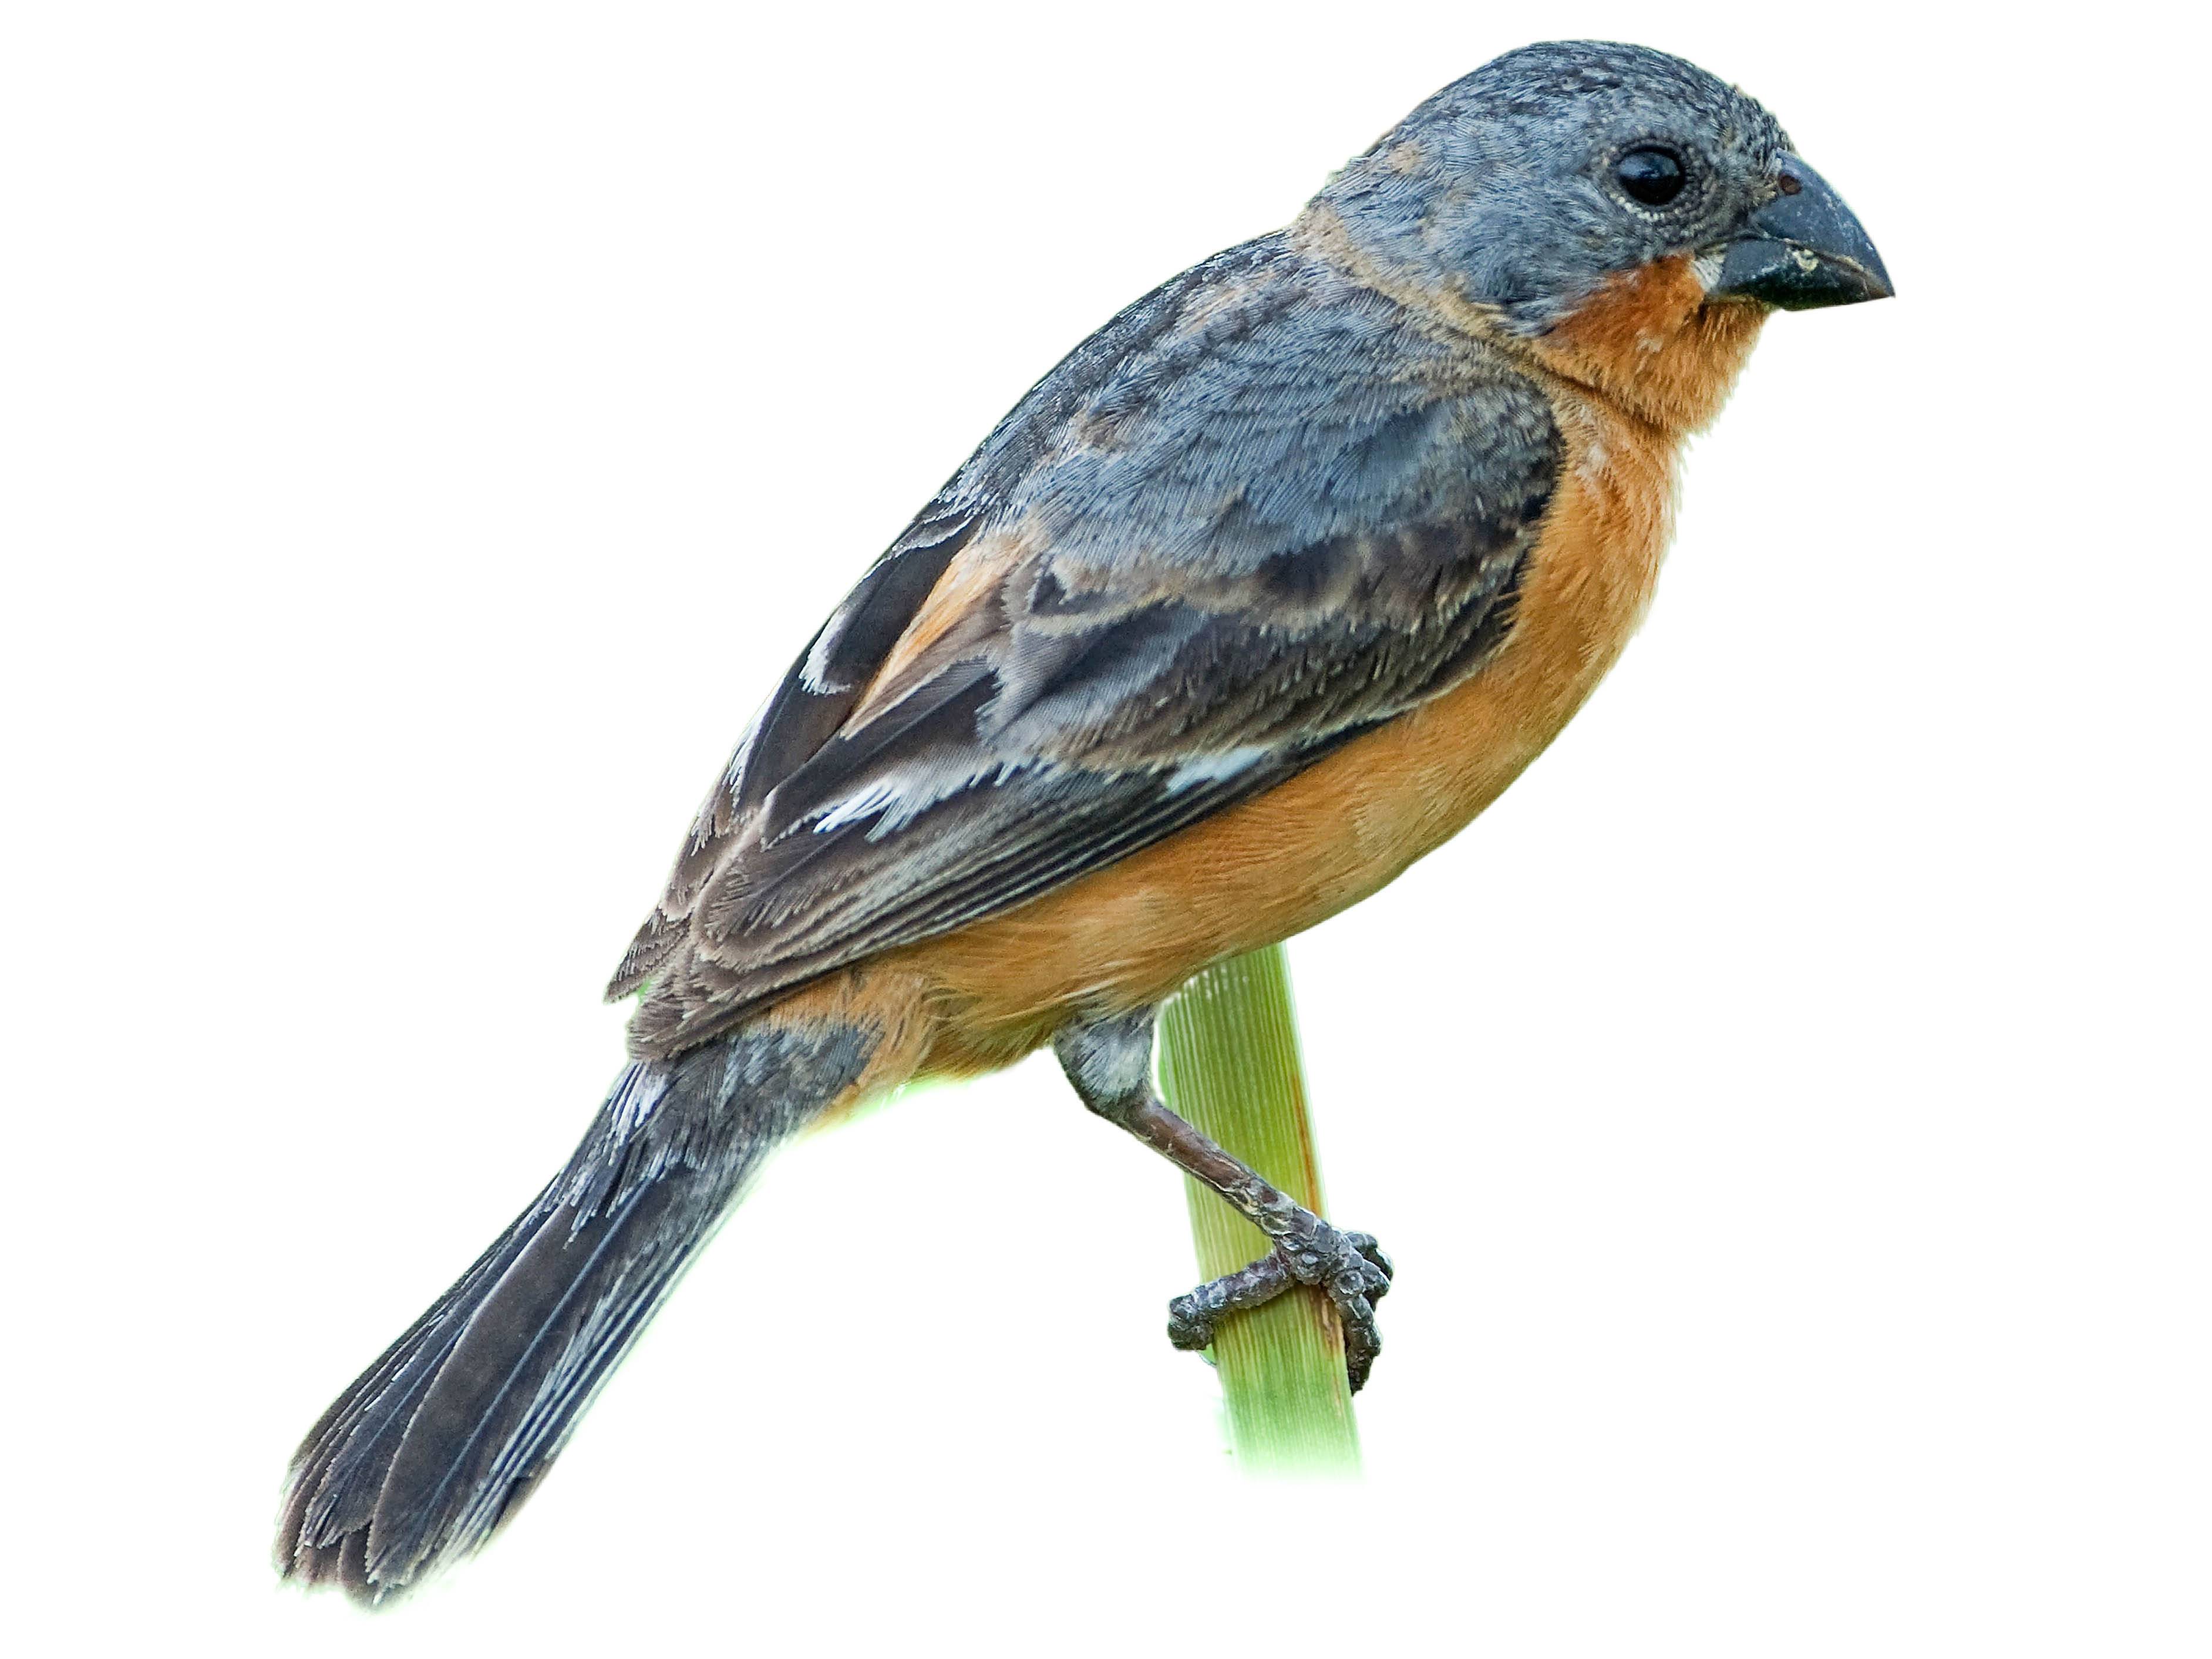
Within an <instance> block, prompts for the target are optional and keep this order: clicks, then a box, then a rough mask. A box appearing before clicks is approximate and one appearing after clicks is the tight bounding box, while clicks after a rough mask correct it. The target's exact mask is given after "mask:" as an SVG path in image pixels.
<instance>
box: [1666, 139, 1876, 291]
mask: <svg viewBox="0 0 2212 1659" xmlns="http://www.w3.org/2000/svg"><path fill="white" fill-rule="evenodd" d="M1781 172H1782V194H1781V195H1779V196H1777V197H1775V198H1774V199H1773V200H1772V201H1771V202H1769V203H1768V204H1766V205H1765V207H1763V208H1761V209H1759V211H1758V212H1756V213H1754V214H1753V215H1752V216H1751V217H1750V218H1749V219H1748V220H1747V221H1746V222H1745V223H1744V228H1743V234H1741V235H1740V236H1737V237H1736V238H1735V240H1732V241H1730V242H1729V243H1728V244H1727V245H1726V246H1725V247H1723V250H1722V253H1721V270H1720V275H1719V276H1718V277H1717V278H1716V279H1715V281H1714V283H1713V285H1712V287H1711V289H1709V290H1707V295H1706V297H1707V298H1709V299H1714V300H1723V299H1742V300H1764V301H1765V302H1766V303H1767V304H1768V305H1771V306H1779V307H1782V309H1783V310H1784V311H1810V310H1812V309H1813V308H1814V307H1816V306H1848V305H1857V303H1858V302H1859V301H1862V300H1887V298H1889V296H1890V295H1893V294H1894V293H1895V292H1896V291H1897V290H1896V289H1893V288H1892V287H1891V286H1890V283H1889V273H1888V272H1887V270H1883V269H1882V265H1881V255H1880V254H1879V253H1876V252H1875V251H1874V244H1873V243H1872V242H1870V241H1869V240H1867V234H1866V232H1865V231H1863V230H1862V229H1861V228H1859V222H1858V220H1857V218H1856V217H1854V216H1852V213H1851V210H1850V209H1849V208H1847V207H1845V206H1844V198H1843V197H1840V196H1838V195H1837V194H1836V192H1835V191H1832V190H1831V189H1829V188H1828V181H1827V180H1826V179H1823V178H1822V177H1820V174H1819V173H1815V172H1814V171H1813V169H1812V168H1810V167H1807V166H1806V165H1805V164H1804V163H1803V162H1802V161H1799V160H1798V159H1797V158H1796V156H1794V155H1785V156H1784V157H1783V158H1782V169H1781ZM1793 185H1794V186H1795V188H1792V186H1793Z"/></svg>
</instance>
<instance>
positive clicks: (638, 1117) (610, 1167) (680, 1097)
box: [277, 1024, 872, 1603]
mask: <svg viewBox="0 0 2212 1659" xmlns="http://www.w3.org/2000/svg"><path fill="white" fill-rule="evenodd" d="M871 1047H872V1043H871V1042H870V1041H869V1039H868V1038H867V1037H866V1036H864V1034H863V1033H861V1032H860V1031H859V1030H854V1028H852V1027H850V1026H846V1025H831V1024H823V1025H807V1026H779V1025H769V1024H762V1025H755V1026H752V1027H750V1028H747V1029H745V1030H739V1031H737V1032H734V1033H732V1034H731V1035H729V1036H725V1037H721V1038H718V1039H717V1040H715V1041H714V1042H710V1043H708V1044H705V1045H703V1046H702V1047H701V1048H696V1049H693V1050H691V1051H690V1052H689V1053H686V1054H681V1055H679V1056H678V1057H677V1058H675V1059H673V1060H665V1061H650V1060H641V1061H638V1062H636V1063H635V1064H633V1065H632V1066H629V1068H628V1069H627V1070H626V1071H624V1072H623V1074H622V1076H621V1077H620V1078H618V1079H617V1080H616V1083H615V1086H614V1088H613V1090H612V1091H611V1092H610V1093H609V1094H608V1096H607V1099H606V1103H605V1105H603V1106H602V1107H600V1109H599V1115H598V1116H597V1117H596V1118H595V1119H594V1120H593V1121H592V1127H591V1130H590V1133H587V1134H586V1136H585V1137H584V1140H583V1144H582V1145H581V1146H579V1147H578V1148H577V1149H576V1152H575V1154H574V1157H572V1158H570V1159H569V1160H568V1167H567V1168H565V1169H563V1170H562V1171H561V1173H560V1174H559V1175H558V1176H555V1177H554V1179H553V1181H552V1182H551V1184H550V1185H549V1186H548V1187H547V1188H545V1190H544V1192H543V1193H540V1194H538V1199H537V1201H536V1202H534V1203H533V1204H532V1205H531V1206H530V1207H529V1208H528V1209H526V1210H525V1211H524V1212H522V1214H521V1215H520V1217H518V1218H516V1220H515V1222H514V1225H513V1226H511V1227H509V1228H508V1229H507V1231H506V1232H505V1233H503V1234H502V1235H501V1237H500V1238H499V1240H498V1242H497V1243H494V1244H493V1245H492V1247H491V1248H490V1249H488V1250H486V1251H485V1252H484V1253H483V1255H481V1256H479V1257H478V1258H477V1262H476V1265H475V1266H474V1267H471V1268H470V1269H469V1270H468V1272H467V1273H464V1274H462V1275H461V1278H460V1279H459V1282H458V1283H456V1284H455V1285H453V1288H452V1289H451V1290H449V1291H447V1292H446V1293H445V1295H444V1296H442V1297H440V1298H439V1299H438V1301H437V1302H436V1303H435V1304H434V1305H433V1306H432V1307H431V1309H430V1310H429V1311H428V1312H427V1313H425V1314H424V1315H423V1316H422V1318H420V1319H418V1320H417V1321H416V1322H415V1324H414V1326H413V1328H410V1330H409V1331H408V1332H407V1334H405V1335H404V1336H403V1337H401V1338H400V1339H399V1340H398V1341H397V1342H395V1343H393V1344H392V1346H391V1347H390V1348H388V1349H386V1351H385V1352H384V1355H383V1357H382V1358H380V1359H379V1360H378V1361H377V1362H376V1363H375V1364H374V1365H371V1366H370V1367H369V1368H368V1370H366V1371H365V1372H363V1373H362V1376H360V1377H359V1378H358V1379H357V1380H356V1382H355V1383H354V1385H353V1386H352V1387H351V1388H349V1389H347V1390H346V1391H345V1393H344V1394H343V1395H340V1396H339V1398H338V1401H337V1403H336V1404H335V1405H333V1406H332V1407H331V1408H330V1410H329V1411H328V1412H326V1413H324V1416H323V1419H322V1421H321V1422H319V1423H318V1424H316V1425H315V1426H314V1428H313V1431H311V1432H310V1433H309V1434H308V1436H307V1440H306V1441H305V1443H302V1444H301V1448H300V1449H299V1452H298V1453H297V1454H296V1455H295V1457H294V1459H293V1462H292V1478H291V1483H290V1486H289V1489H288V1490H287V1492H286V1494H285V1503H284V1521H283V1532H282V1534H281V1536H280V1538H279V1541H278V1544H277V1564H278V1566H279V1567H280V1568H281V1569H282V1571H283V1572H284V1574H285V1576H287V1577H297V1578H301V1579H305V1580H307V1582H309V1583H325V1582H334V1583H338V1584H340V1585H343V1587H344V1589H346V1590H347V1592H348V1593H349V1594H350V1595H354V1596H355V1597H356V1598H357V1599H360V1600H362V1601H368V1602H371V1603H374V1602H377V1601H383V1600H385V1599H386V1598H388V1597H390V1596H392V1595H394V1594H396V1593H398V1592H399V1591H402V1590H404V1589H407V1588H409V1587H410V1586H411V1585H413V1584H415V1583H419V1582H420V1581H421V1580H422V1579H423V1578H425V1577H428V1575H429V1574H430V1573H432V1572H434V1571H436V1570H437V1569H438V1568H440V1567H441V1566H444V1565H447V1563H449V1562H451V1561H453V1560H455V1559H459V1558H460V1557H461V1556H464V1555H466V1554H468V1553H470V1552H471V1551H473V1550H475V1549H476V1548H477V1547H479V1546H481V1545H482V1544H483V1542H484V1541H485V1540H487V1539H488V1538H489V1537H490V1536H491V1534H493V1533H494V1532H495V1531H496V1530H497V1529H498V1527H499V1525H500V1523H501V1522H502V1521H503V1520H505V1519H506V1517H507V1516H509V1515H511V1514H513V1512H514V1510H515V1508H516V1506H517V1505H518V1504H520V1502H521V1500H522V1498H523V1497H524V1496H525V1495H526V1493H527V1492H529V1491H530V1489H531V1487H532V1485H533V1484H534V1483H535V1482H536V1481H537V1480H538V1477H539V1476H541V1475H542V1474H544V1473H545V1470H546V1468H548V1466H550V1464H551V1462H552V1461H553V1459H554V1458H555V1457H556V1455H558V1454H559V1452H560V1450H561V1447H562V1443H563V1442H565V1441H566V1439H567V1438H568V1433H569V1431H571V1430H572V1429H573V1428H574V1426H575V1424H576V1419H578V1418H579V1417H580V1416H581V1415H582V1413H583V1410H584V1408H585V1407H586V1406H587V1405H589V1404H590V1403H591V1400H592V1395H593V1393H594V1392H595V1391H596V1390H597V1389H598V1388H599V1385H600V1384H601V1383H604V1382H605V1380H606V1376H607V1374H608V1372H610V1371H611V1370H613V1368H614V1366H615V1364H617V1362H618V1361H619V1360H620V1359H621V1358H622V1357H623V1354H624V1353H625V1352H628V1351H629V1346H630V1344H631V1343H632V1342H633V1341H634V1340H636V1337H637V1334H638V1333H639V1331H640V1330H641V1329H642V1328H644V1326H645V1323H646V1322H647V1320H648V1319H650V1318H651V1317H652V1316H653V1310H655V1309H656V1308H658V1307H659V1304H660V1302H661V1299H662V1298H663V1297H665V1296H666V1295H667V1294H668V1291H669V1290H670V1289H671V1287H672V1286H673V1285H674V1284H675V1283H676V1280H677V1279H678V1276H680V1275H681V1274H682V1273H683V1271H684V1267H686V1265H688V1264H689V1262H690V1260H691V1258H692V1257H693V1256H694V1255H696V1254H697V1253H698V1250H699V1248H700V1246H702V1244H704V1243H706V1242H707V1240H708V1237H710V1236H711V1235H712V1234H713V1232H714V1228H715V1226H716V1225H717V1224H718V1223H719V1222H720V1220H721V1218H722V1217H723V1216H724V1215H725V1214H726V1212H728V1211H729V1209H730V1208H731V1207H732V1201H733V1200H735V1199H736V1198H737V1196H738V1193H739V1191H740V1189H741V1188H743V1186H744V1182H745V1180H746V1178H747V1177H748V1176H750V1174H751V1173H752V1172H753V1171H754V1170H756V1169H757V1168H758V1167H759V1165H760V1163H761V1161H762V1159H763V1158H764V1157H765V1156H766V1155H767V1153H768V1152H769V1150H770V1149H771V1148H772V1147H773V1146H775V1144H776V1143H777V1142H779V1141H781V1140H782V1139H785V1138H786V1137H787V1136H788V1135H790V1134H792V1133H794V1132H795V1131H796V1130H798V1129H799V1128H800V1127H803V1126H804V1125H805V1123H806V1121H808V1120H810V1119H811V1118H812V1117H813V1116H815V1115H817V1113H819V1112H820V1111H821V1109H823V1107H825V1106H827V1105H829V1103H831V1102H832V1101H833V1100H835V1099H836V1097H837V1096H838V1095H840V1094H841V1093H842V1092H843V1091H845V1090H846V1089H848V1087H849V1086H851V1085H852V1084H853V1083H854V1081H855V1080H856V1079H858V1078H859V1076H860V1073H861V1071H862V1070H863V1068H864V1067H865V1066H866V1063H867V1060H868V1055H869V1050H870V1048H871Z"/></svg>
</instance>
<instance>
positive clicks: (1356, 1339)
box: [1052, 1008, 1390, 1394]
mask: <svg viewBox="0 0 2212 1659" xmlns="http://www.w3.org/2000/svg"><path fill="white" fill-rule="evenodd" d="M1156 1024H1158V1010H1156V1009H1151V1008H1146V1009H1141V1010H1139V1012H1136V1013H1133V1014H1123V1015H1121V1016H1119V1017H1118V1018H1113V1019H1102V1020H1091V1021H1085V1022H1082V1023H1080V1024H1073V1025H1067V1026H1064V1027H1062V1028H1061V1030H1060V1034H1059V1035H1058V1036H1055V1037H1054V1039H1053V1045H1052V1046H1053V1052H1054V1054H1058V1055H1059V1056H1060V1068H1061V1069H1062V1070H1063V1071H1065V1072H1066V1073H1067V1080H1068V1081H1069V1082H1070V1083H1072V1084H1073V1085H1075V1092H1076V1093H1077V1094H1079V1095H1080V1096H1081V1097H1083V1103H1084V1104H1085V1106H1088V1107H1089V1108H1090V1109H1091V1110H1092V1111H1094V1112H1096V1113H1097V1114H1098V1115H1099V1116H1101V1117H1103V1118H1104V1119H1105V1120H1106V1121H1108V1122H1109V1123H1115V1124H1119V1125H1120V1126H1121V1127H1122V1128H1124V1129H1127V1131H1128V1132H1129V1133H1131V1134H1133V1135H1134V1136H1136V1137H1137V1139H1139V1140H1141V1141H1143V1142H1144V1143H1145V1145H1146V1146H1150V1147H1151V1148H1152V1150H1153V1151H1154V1152H1159V1153H1161V1154H1163V1155H1164V1156H1165V1157H1166V1158H1169V1159H1170V1160H1171V1161H1172V1162H1174V1163H1175V1164H1176V1166H1177V1167H1179V1168H1180V1169H1182V1170H1184V1171H1185V1172H1186V1173H1187V1174H1189V1175H1191V1176H1195V1177H1196V1178H1197V1179H1199V1180H1200V1181H1202V1182H1205V1183H1206V1185H1207V1186H1209V1187H1211V1188H1213V1190H1214V1191H1215V1192H1217V1193H1219V1194H1221V1195H1222V1197H1224V1198H1225V1199H1227V1200H1229V1202H1230V1203H1231V1204H1233V1205H1234V1206H1237V1210H1238V1211H1239V1212H1241V1213H1242V1214H1243V1216H1244V1217H1245V1218H1247V1219H1249V1221H1250V1222H1251V1223H1252V1225H1254V1226H1255V1227H1257V1228H1258V1229H1259V1230H1260V1231H1261V1232H1263V1233H1265V1234H1267V1237H1269V1238H1271V1239H1273V1241H1274V1245H1275V1248H1274V1249H1273V1250H1271V1251H1269V1252H1268V1253H1267V1255H1264V1256H1262V1257H1261V1258H1260V1260H1259V1261H1255V1262H1254V1263H1253V1264H1252V1265H1251V1266H1250V1267H1246V1268H1243V1269H1242V1270H1240V1271H1239V1272H1237V1273H1228V1274H1225V1275H1224V1276H1223V1277H1221V1278H1219V1279H1215V1280H1213V1281H1212V1283H1211V1284H1206V1285H1200V1286H1199V1287H1198V1288H1197V1289H1196V1290H1194V1291H1192V1292H1191V1293H1190V1294H1189V1295H1188V1296H1179V1297H1176V1299H1175V1300H1174V1301H1173V1302H1171V1303H1170V1304H1168V1340H1170V1341H1171V1342H1173V1343H1174V1344H1175V1345H1176V1346H1177V1347H1178V1348H1203V1347H1206V1346H1209V1345H1210V1344H1211V1343H1212V1340H1213V1328H1214V1324H1215V1322H1216V1321H1217V1320H1218V1318H1219V1317H1220V1316H1222V1315H1223V1314H1226V1313H1234V1312H1236V1311H1237V1310H1239V1309H1243V1308H1256V1307H1258V1306H1259V1305H1260V1304H1262V1303H1265V1302H1271V1301H1273V1299H1274V1298H1275V1297H1279V1296H1280V1295H1281V1294H1282V1293H1283V1292H1284V1291H1287V1290H1288V1289H1290V1287H1291V1285H1317V1286H1319V1287H1320V1288H1321V1289H1322V1291H1325V1292H1327V1294H1328V1298H1329V1300H1330V1301H1331V1302H1333V1303H1334V1304H1335V1305H1336V1310H1337V1312H1338V1314H1339V1315H1340V1316H1341V1318H1342V1320H1343V1322H1344V1365H1345V1371H1346V1375H1347V1376H1349V1377H1350V1379H1351V1383H1352V1392H1353V1393H1355V1394H1357V1393H1358V1391H1359V1389H1360V1388H1361V1386H1362V1385H1363V1384H1364V1383H1366V1381H1367V1373H1368V1372H1369V1371H1370V1370H1371V1369H1372V1368H1373V1367H1374V1364H1375V1356H1376V1354H1377V1353H1379V1352H1382V1349H1383V1338H1382V1336H1381V1334H1380V1333H1378V1332H1377V1331H1376V1328H1375V1304H1376V1302H1378V1301H1380V1300H1382V1298H1383V1294H1384V1292H1386V1291H1389V1288H1390V1258H1389V1257H1388V1256H1386V1255H1383V1251H1382V1249H1381V1247H1380V1246H1378V1245H1377V1244H1376V1243H1375V1241H1374V1239H1373V1238H1371V1237H1369V1236H1368V1235H1367V1234H1365V1233H1347V1232H1344V1231H1340V1230H1339V1229H1338V1228H1335V1227H1333V1226H1331V1225H1329V1224H1328V1222H1326V1221H1324V1220H1322V1218H1320V1217H1319V1216H1317V1215H1316V1214H1315V1213H1314V1212H1312V1211H1311V1210H1309V1209H1307V1208H1305V1207H1304V1206H1303V1205H1301V1204H1298V1203H1297V1202H1296V1201H1295V1200H1292V1199H1291V1196H1290V1194H1287V1193H1285V1192H1283V1191H1282V1190H1281V1189H1279V1188H1276V1187H1274V1186H1273V1185H1271V1184H1269V1183H1268V1182H1267V1181H1265V1180H1264V1179H1262V1178H1261V1176H1259V1175H1258V1174H1257V1173H1256V1172H1255V1171H1254V1170H1252V1169H1251V1168H1250V1167H1249V1165H1246V1164H1241V1163H1239V1162H1238V1161H1237V1159H1235V1158H1231V1156H1230V1155H1229V1154H1228V1153H1227V1152H1224V1151H1222V1150H1221V1148H1220V1147H1218V1146H1215V1145H1214V1144H1213V1142H1212V1141H1211V1140H1208V1139H1206V1137H1205V1136H1204V1135H1202V1134H1200V1133H1199V1132H1198V1131H1197V1130H1195V1129H1194V1128H1192V1127H1190V1125H1189V1124H1188V1123H1186V1122H1184V1121H1182V1119H1181V1118H1179V1117H1177V1116H1176V1115H1175V1114H1174V1113H1173V1112H1171V1111H1170V1110H1168V1109H1167V1107H1166V1106H1165V1105H1164V1104H1163V1103H1161V1100H1160V1097H1159V1096H1158V1095H1157V1094H1155V1093H1154V1092H1153V1091H1152V1036H1153V1030H1154V1027H1155V1025H1156Z"/></svg>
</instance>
